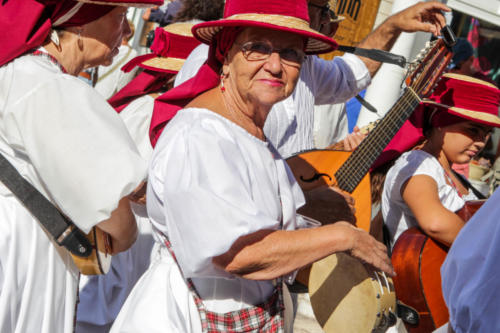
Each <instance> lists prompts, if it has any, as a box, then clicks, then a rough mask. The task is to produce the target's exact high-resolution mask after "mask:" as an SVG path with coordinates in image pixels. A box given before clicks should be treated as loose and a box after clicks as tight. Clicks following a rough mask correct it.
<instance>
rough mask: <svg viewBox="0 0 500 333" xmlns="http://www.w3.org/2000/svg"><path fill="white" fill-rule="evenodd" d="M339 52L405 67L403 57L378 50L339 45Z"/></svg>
mask: <svg viewBox="0 0 500 333" xmlns="http://www.w3.org/2000/svg"><path fill="white" fill-rule="evenodd" d="M337 50H338V51H342V52H348V53H352V54H355V55H357V56H361V57H365V58H370V59H372V60H375V61H380V62H386V63H388V64H393V65H397V66H400V67H403V68H404V67H405V65H406V59H405V57H403V56H401V55H397V54H394V53H390V52H387V51H383V50H377V49H363V48H361V47H354V46H345V45H339V47H338V49H337Z"/></svg>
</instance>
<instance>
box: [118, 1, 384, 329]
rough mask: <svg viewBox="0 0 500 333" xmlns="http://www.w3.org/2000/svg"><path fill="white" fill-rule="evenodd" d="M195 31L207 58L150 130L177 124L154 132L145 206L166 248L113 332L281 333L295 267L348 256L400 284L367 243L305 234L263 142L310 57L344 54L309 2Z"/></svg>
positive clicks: (293, 198) (329, 233)
mask: <svg viewBox="0 0 500 333" xmlns="http://www.w3.org/2000/svg"><path fill="white" fill-rule="evenodd" d="M193 33H194V35H195V36H196V37H197V38H199V39H200V40H201V41H203V42H206V43H209V44H210V47H211V49H210V56H209V59H208V61H207V63H206V64H205V65H204V66H202V68H201V69H200V71H199V72H198V74H197V75H196V76H195V77H194V78H192V79H191V80H190V81H187V82H185V83H184V84H183V85H181V86H179V87H177V88H174V89H172V90H170V91H168V92H167V93H165V94H164V95H163V96H161V97H160V98H158V99H157V100H156V104H155V110H154V114H153V120H152V124H153V125H155V124H156V125H158V124H164V123H165V122H167V121H168V122H169V123H168V125H167V126H166V127H165V128H164V130H163V129H162V128H161V127H162V126H161V125H160V126H154V127H153V128H152V132H151V136H152V140H153V141H154V142H156V147H155V151H154V153H153V157H152V162H151V165H150V170H149V180H148V203H147V207H148V215H149V217H150V221H151V222H152V224H153V229H154V232H155V235H156V236H157V240H158V241H159V242H160V244H161V246H160V247H159V249H158V250H159V251H158V253H157V254H156V258H155V259H154V260H153V262H152V264H151V266H150V268H149V269H148V271H146V273H145V274H144V275H143V277H142V278H141V280H140V281H139V282H138V284H137V285H136V286H135V287H134V290H133V291H132V293H131V294H130V296H129V298H128V299H127V301H126V303H125V305H124V307H123V308H122V311H121V312H120V314H119V315H118V318H117V320H116V321H115V323H114V325H113V328H112V329H111V332H123V331H147V332H157V331H158V332H160V331H162V332H163V331H168V332H228V331H231V332H282V331H283V330H284V327H285V324H284V316H285V312H288V311H290V310H291V309H290V308H289V307H287V306H285V305H284V294H283V282H291V281H293V278H294V272H295V271H296V270H297V269H299V268H301V267H303V266H306V265H308V264H310V263H312V262H314V261H315V260H318V259H321V258H323V257H325V256H327V255H329V254H331V253H334V252H337V251H347V252H349V253H351V254H352V255H353V256H356V257H358V258H360V259H362V260H364V261H366V262H368V263H370V264H372V265H374V266H375V267H376V268H378V269H382V270H384V271H386V272H388V273H390V274H392V273H393V271H392V267H391V265H390V261H389V258H388V257H387V255H386V248H385V246H384V245H383V244H381V243H379V242H377V241H376V240H375V239H374V238H373V237H371V236H370V235H368V233H366V232H364V231H362V230H360V229H357V228H355V227H353V226H352V225H351V224H348V223H346V222H339V223H336V224H332V225H327V226H321V227H318V228H309V229H308V228H307V223H306V222H305V221H304V220H303V219H301V218H300V217H298V216H297V215H296V209H297V208H298V207H300V206H301V205H302V204H303V203H304V197H303V195H302V192H301V190H300V188H299V187H298V185H297V183H296V182H295V180H294V178H293V176H292V174H291V172H290V170H289V169H288V167H287V165H286V163H285V162H284V161H283V160H282V159H281V157H280V156H279V153H277V151H276V149H275V147H273V146H272V144H270V143H269V142H268V141H267V139H266V137H265V135H264V134H263V126H264V122H265V120H266V117H267V114H268V113H269V111H270V109H271V107H272V105H273V104H274V103H276V102H278V101H280V100H283V99H285V98H286V97H287V96H289V95H290V94H291V93H292V91H293V89H294V87H295V84H296V82H297V79H298V75H299V73H300V69H301V65H302V62H303V60H304V56H305V54H315V53H319V52H326V51H330V50H332V49H334V48H335V47H336V43H335V42H334V41H333V40H332V39H330V38H328V37H326V36H324V35H321V34H318V33H317V32H315V31H314V30H312V29H311V28H309V23H308V16H307V3H306V1H305V0H296V1H284V0H266V1H243V0H230V1H227V2H226V7H225V15H224V19H222V20H219V21H212V22H204V23H200V24H198V25H196V26H194V27H193ZM174 114H175V117H174V118H173V119H172V117H173V115H174ZM170 119H171V120H170ZM162 130H163V134H161V136H160V133H161V132H162Z"/></svg>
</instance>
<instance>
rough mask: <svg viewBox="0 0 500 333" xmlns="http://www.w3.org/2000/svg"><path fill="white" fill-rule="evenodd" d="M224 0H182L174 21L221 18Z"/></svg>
mask: <svg viewBox="0 0 500 333" xmlns="http://www.w3.org/2000/svg"><path fill="white" fill-rule="evenodd" d="M223 13H224V0H182V7H181V9H180V11H179V12H178V13H177V15H176V16H175V18H174V22H185V21H190V20H194V19H198V20H201V21H214V20H218V19H221V18H222V15H223Z"/></svg>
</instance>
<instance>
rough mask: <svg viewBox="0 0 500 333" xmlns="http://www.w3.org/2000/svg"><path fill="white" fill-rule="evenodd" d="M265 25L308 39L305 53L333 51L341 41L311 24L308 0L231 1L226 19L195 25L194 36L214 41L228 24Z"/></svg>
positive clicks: (227, 3) (206, 41)
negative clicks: (314, 28)
mask: <svg viewBox="0 0 500 333" xmlns="http://www.w3.org/2000/svg"><path fill="white" fill-rule="evenodd" d="M242 26H243V27H261V28H267V29H272V30H279V31H283V32H291V33H295V34H298V35H300V36H303V37H305V38H306V39H307V43H306V46H305V50H304V51H305V52H306V53H307V54H318V53H325V52H330V51H333V50H335V49H336V48H337V43H336V42H335V41H334V40H333V39H331V38H329V37H327V36H325V35H323V34H320V33H318V32H317V31H316V30H313V29H311V28H310V27H309V15H308V9H307V2H306V0H227V1H226V5H225V7H224V18H223V19H221V20H217V21H209V22H203V23H199V24H197V25H195V26H194V27H193V35H194V36H195V37H196V38H198V39H199V40H200V41H202V42H203V43H206V44H210V42H211V41H212V38H213V37H214V36H215V35H216V34H217V33H218V32H219V31H220V30H222V28H224V27H242Z"/></svg>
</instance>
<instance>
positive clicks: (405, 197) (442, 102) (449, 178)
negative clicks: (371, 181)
mask: <svg viewBox="0 0 500 333" xmlns="http://www.w3.org/2000/svg"><path fill="white" fill-rule="evenodd" d="M499 104H500V91H499V90H498V89H497V88H496V87H495V86H494V85H492V84H490V83H488V82H485V81H481V80H477V79H475V78H472V77H468V76H464V75H458V74H445V75H443V78H442V79H441V81H440V82H439V83H438V86H437V87H436V89H435V91H434V93H433V94H432V96H431V97H430V99H428V100H424V102H423V103H422V105H421V106H420V107H419V109H417V110H416V111H415V113H414V114H413V115H412V118H411V121H409V122H407V123H406V124H405V125H410V123H411V124H412V125H411V126H403V128H402V130H400V131H399V132H398V133H397V135H396V137H395V138H394V140H393V141H391V143H390V147H391V146H392V147H391V150H392V151H395V150H399V151H405V150H408V149H409V148H410V147H412V146H414V145H415V143H417V144H418V145H417V146H416V148H414V149H413V150H410V151H407V152H405V153H403V154H402V155H401V156H400V157H399V158H398V159H397V160H396V162H395V164H394V166H393V167H392V168H391V169H390V170H389V172H388V174H387V177H386V179H385V184H384V190H383V194H382V213H383V217H384V221H385V224H386V225H387V228H388V230H389V234H390V241H391V246H394V243H395V242H396V240H397V239H398V237H399V236H400V235H401V233H402V232H404V231H405V230H407V229H408V228H411V227H415V226H419V227H420V228H421V229H422V230H423V231H424V232H425V233H426V234H427V235H429V236H430V237H432V238H433V239H435V240H437V241H439V242H442V243H444V244H447V245H450V244H451V243H453V240H454V239H455V237H456V236H457V234H458V232H459V231H460V229H461V228H462V227H463V225H464V221H463V220H462V219H461V218H460V217H459V216H458V215H457V214H456V212H457V211H458V210H459V209H461V208H462V207H463V206H464V203H465V201H467V200H470V199H475V198H476V196H475V195H474V193H473V192H472V191H471V190H470V189H469V188H468V187H467V186H466V185H465V184H466V183H465V182H464V181H463V180H462V179H461V176H459V175H458V174H456V173H454V172H453V170H452V168H451V166H452V164H464V163H469V162H470V161H471V160H472V158H473V157H474V156H476V155H477V154H478V153H479V152H480V151H481V150H482V149H483V148H484V146H485V143H486V141H487V139H488V137H489V135H490V133H491V130H492V128H493V127H500V118H499V117H498V116H497V113H498V106H499ZM422 140H423V142H422Z"/></svg>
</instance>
